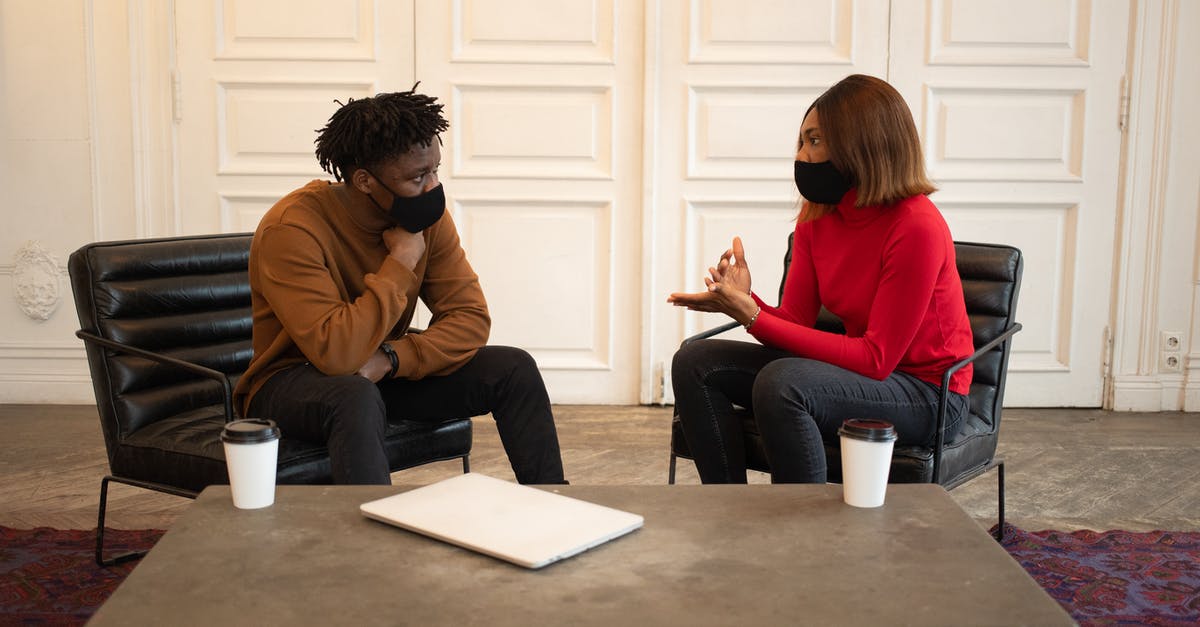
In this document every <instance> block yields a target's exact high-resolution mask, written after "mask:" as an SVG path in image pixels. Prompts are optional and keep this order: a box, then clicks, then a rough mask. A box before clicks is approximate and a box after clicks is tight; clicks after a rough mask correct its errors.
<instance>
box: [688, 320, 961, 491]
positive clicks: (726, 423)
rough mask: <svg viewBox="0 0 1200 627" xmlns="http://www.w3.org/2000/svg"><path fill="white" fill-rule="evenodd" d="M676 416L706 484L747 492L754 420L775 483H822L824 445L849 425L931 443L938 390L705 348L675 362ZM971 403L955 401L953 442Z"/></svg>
mask: <svg viewBox="0 0 1200 627" xmlns="http://www.w3.org/2000/svg"><path fill="white" fill-rule="evenodd" d="M671 377H672V383H673V387H674V390H675V410H676V412H677V413H678V414H679V418H680V420H681V421H682V423H683V433H684V436H685V437H686V438H687V443H688V448H690V449H691V451H692V455H693V458H694V460H695V462H696V470H698V471H699V473H700V480H701V481H703V482H704V483H745V482H746V457H745V448H744V447H745V444H744V440H743V437H742V425H741V421H740V420H739V418H738V417H737V415H736V414H735V412H734V406H735V405H737V406H739V407H743V408H745V409H746V410H748V411H750V412H751V413H752V414H753V415H754V419H755V421H756V422H757V423H758V428H759V432H760V433H761V434H762V440H763V446H764V448H765V449H766V454H767V461H768V462H769V463H770V465H771V481H772V482H773V483H824V482H825V479H826V466H825V447H824V445H823V442H826V441H828V442H836V441H837V437H838V436H837V430H838V428H839V427H841V426H842V422H844V421H846V420H847V419H850V418H878V419H882V420H887V421H888V422H891V423H892V424H893V425H894V426H895V428H896V434H897V436H898V439H897V442H896V443H897V444H919V445H927V444H930V443H931V442H933V438H934V428H935V425H936V423H937V411H938V391H939V389H940V386H938V385H934V384H932V383H928V382H925V381H922V380H920V379H918V378H916V377H913V376H911V375H908V374H905V373H902V372H893V373H892V375H891V376H889V377H888V378H886V379H884V380H883V381H876V380H875V379H872V378H870V377H865V376H862V375H860V374H857V373H854V372H850V371H849V370H846V369H844V368H839V367H837V366H833V365H830V364H827V363H825V362H822V361H816V360H813V359H804V358H800V357H795V356H793V355H792V354H790V353H788V352H786V351H781V350H777V349H773V348H767V347H765V346H762V345H760V344H751V343H749V342H734V341H729V340H699V341H696V342H692V343H690V344H688V345H687V346H685V347H683V348H681V349H680V350H679V352H677V353H675V359H674V361H673V363H672V365H671ZM967 408H968V399H967V397H966V396H965V395H963V394H957V393H954V392H951V393H950V398H949V407H948V410H947V418H946V433H954V432H955V431H956V430H957V429H958V424H959V422H960V421H961V419H962V417H963V416H964V415H965V414H966V411H967Z"/></svg>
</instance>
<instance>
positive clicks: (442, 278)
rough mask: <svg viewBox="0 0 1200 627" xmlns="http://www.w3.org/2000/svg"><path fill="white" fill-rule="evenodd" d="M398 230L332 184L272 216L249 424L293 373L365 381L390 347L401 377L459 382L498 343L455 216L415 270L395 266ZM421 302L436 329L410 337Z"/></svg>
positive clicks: (287, 200) (258, 298)
mask: <svg viewBox="0 0 1200 627" xmlns="http://www.w3.org/2000/svg"><path fill="white" fill-rule="evenodd" d="M391 226H393V224H392V223H391V221H390V220H389V219H388V218H387V217H386V216H385V214H384V213H383V210H382V209H380V208H379V207H377V206H376V205H375V204H374V203H372V202H371V201H370V200H369V199H368V198H366V197H365V196H363V195H361V194H357V193H355V192H354V191H352V190H350V189H347V187H346V186H345V185H343V184H340V183H330V182H328V181H320V180H317V181H312V182H310V183H309V184H308V185H305V186H304V187H302V188H300V189H298V190H296V191H294V192H292V193H291V194H288V195H287V196H286V197H284V198H283V199H282V200H280V201H279V202H277V203H275V206H274V207H272V208H271V209H270V211H268V212H267V214H266V215H265V216H263V219H262V221H261V222H260V223H259V225H258V230H257V231H256V232H255V233H254V240H253V242H252V243H251V244H250V299H251V307H252V310H253V317H254V331H253V345H254V356H253V357H252V358H251V359H250V366H249V367H248V368H247V369H246V372H245V374H243V375H242V377H241V379H240V380H239V381H238V383H237V388H236V389H235V390H234V404H235V405H236V407H237V408H238V409H239V410H240V411H241V413H242V415H243V416H244V415H246V410H247V407H248V406H249V404H250V397H252V396H253V395H254V393H255V392H257V391H258V390H259V388H261V387H262V384H263V383H264V382H265V381H266V380H267V378H269V377H270V376H271V375H272V374H274V373H276V372H279V371H280V370H282V369H284V368H287V367H289V366H293V365H296V364H300V363H304V362H310V363H312V365H313V366H315V367H316V368H317V369H319V370H320V371H321V372H324V373H326V374H329V375H346V374H354V373H355V372H357V371H358V369H359V368H360V367H362V366H363V364H365V363H366V362H367V360H368V359H369V358H370V357H371V356H372V354H374V353H375V351H377V350H379V345H380V344H381V343H382V342H384V341H387V342H388V343H390V344H391V345H392V348H394V349H395V350H396V355H397V357H399V360H400V367H399V368H398V369H397V371H396V376H397V377H404V378H407V379H421V378H423V377H426V376H430V375H444V374H448V373H451V372H454V371H455V370H457V369H458V368H460V367H461V366H462V365H463V364H465V363H466V362H467V361H469V360H470V359H471V358H472V357H474V356H475V353H476V352H477V351H478V350H479V348H480V347H481V346H483V345H484V344H486V343H487V339H488V332H489V331H490V329H491V317H490V316H489V315H488V309H487V302H486V301H485V300H484V297H483V290H482V289H480V287H479V277H478V276H477V275H476V274H475V271H474V270H472V269H471V264H470V263H468V262H467V257H466V254H465V253H464V252H463V249H462V246H461V245H460V243H459V239H458V232H457V231H456V230H455V227H454V221H453V220H452V219H451V217H450V213H449V212H446V213H445V214H444V215H443V216H442V218H441V219H440V220H438V222H437V223H436V224H434V225H433V226H431V227H429V228H428V229H426V230H425V232H424V236H425V254H424V255H423V256H422V257H421V260H420V261H419V262H418V263H417V266H416V268H414V269H413V270H409V269H408V268H406V267H404V265H403V264H401V263H400V262H398V261H396V260H395V259H393V258H392V257H390V256H389V255H388V249H387V246H386V245H385V244H384V242H383V232H384V231H385V230H387V229H388V228H390V227H391ZM418 297H419V298H420V299H421V300H422V301H424V302H425V305H426V306H427V307H428V308H429V310H430V312H432V314H433V318H432V320H431V321H430V324H429V328H428V329H426V330H425V331H424V332H422V333H419V334H415V333H408V328H409V324H410V323H411V322H412V317H413V311H414V310H415V308H416V305H417V298H418Z"/></svg>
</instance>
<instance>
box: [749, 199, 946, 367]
mask: <svg viewBox="0 0 1200 627" xmlns="http://www.w3.org/2000/svg"><path fill="white" fill-rule="evenodd" d="M947 236H948V234H944V233H943V232H942V230H941V229H939V228H938V225H937V224H936V223H935V222H933V221H932V220H929V219H927V218H925V217H923V216H915V215H914V216H912V217H911V219H908V220H904V221H903V222H902V223H901V224H900V225H899V226H898V227H897V229H896V230H895V232H894V233H893V234H892V236H891V237H889V238H888V240H887V243H886V244H885V248H884V250H883V253H882V269H881V272H880V278H879V285H878V287H877V289H876V293H875V295H874V299H873V300H872V303H871V307H870V310H869V315H868V319H867V324H866V331H865V332H864V333H863V335H862V336H861V337H849V336H846V335H840V334H837V333H828V332H824V331H818V330H816V329H813V328H811V327H810V326H805V325H801V324H797V323H796V322H794V321H792V320H789V319H787V318H786V317H784V316H782V315H779V314H777V313H774V312H771V313H768V312H767V311H766V310H765V309H764V310H763V313H762V314H760V315H759V317H758V320H757V321H755V323H754V326H752V327H751V328H750V334H751V335H753V336H754V337H755V338H757V339H758V340H759V341H760V342H762V343H763V344H765V345H767V346H773V347H776V348H781V349H783V350H786V351H788V352H791V353H793V354H795V355H798V356H800V357H807V358H810V359H818V360H821V361H824V362H826V363H830V364H833V365H835V366H839V367H842V368H845V369H847V370H850V371H853V372H857V373H859V374H861V375H864V376H867V377H870V378H872V379H877V380H882V379H885V378H887V377H888V376H889V375H891V373H892V372H893V371H894V370H895V369H896V365H897V364H899V363H900V359H901V358H902V357H903V356H904V354H905V352H906V351H907V350H908V348H909V346H910V345H911V344H912V341H913V338H914V337H915V336H916V334H917V330H918V328H919V327H920V324H921V321H922V320H923V319H924V317H925V314H926V312H927V311H928V309H929V306H930V302H931V300H932V298H933V289H934V284H935V283H936V281H937V275H938V272H939V269H940V268H941V266H942V264H943V262H944V261H945V254H946V253H945V246H944V241H943V240H944V238H945V237H947ZM794 266H795V260H794V259H793V267H794ZM790 283H791V280H790V276H789V288H790V287H791V286H790ZM789 305H790V300H789V298H788V296H787V295H785V296H784V306H783V309H787V308H788V306H789Z"/></svg>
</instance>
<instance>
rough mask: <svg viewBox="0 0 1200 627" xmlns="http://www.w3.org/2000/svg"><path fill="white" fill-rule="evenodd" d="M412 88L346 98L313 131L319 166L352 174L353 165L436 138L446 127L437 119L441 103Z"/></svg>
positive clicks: (370, 162)
mask: <svg viewBox="0 0 1200 627" xmlns="http://www.w3.org/2000/svg"><path fill="white" fill-rule="evenodd" d="M417 84H418V85H419V84H420V83H417ZM416 89H417V85H413V87H412V89H410V90H408V91H400V92H394V93H387V94H376V95H375V97H374V98H362V99H359V100H355V99H353V98H351V99H350V100H347V101H346V104H344V105H342V107H341V108H340V109H338V110H337V111H335V112H334V113H333V116H332V117H330V118H329V122H328V123H327V124H326V125H325V128H322V129H320V130H318V131H317V141H316V144H317V161H318V162H319V163H320V164H321V169H323V170H325V171H326V172H328V173H330V174H332V175H333V176H334V178H336V179H337V180H339V181H341V180H343V179H346V178H348V177H349V176H350V175H351V174H353V173H354V168H367V169H370V168H373V167H375V166H378V165H379V164H381V163H383V162H385V161H389V160H391V159H395V158H396V157H399V156H400V155H402V154H404V153H406V152H408V151H409V150H411V149H412V148H413V146H416V145H418V144H419V145H421V146H428V145H429V144H430V143H432V142H433V140H434V139H437V140H438V141H439V142H440V141H441V138H440V137H438V135H439V134H440V133H441V132H442V131H445V130H446V129H447V128H449V126H450V124H449V123H448V122H447V121H446V119H445V118H443V117H442V106H443V105H440V104H435V103H436V102H437V98H432V97H430V96H426V95H423V94H418V93H416ZM335 102H337V101H335ZM338 104H341V103H340V102H338Z"/></svg>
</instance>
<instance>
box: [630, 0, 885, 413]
mask: <svg viewBox="0 0 1200 627" xmlns="http://www.w3.org/2000/svg"><path fill="white" fill-rule="evenodd" d="M751 5H752V6H753V9H754V10H752V11H751V10H747V9H748V8H750V6H751ZM659 7H660V11H659V13H658V14H657V15H655V16H653V19H654V20H655V22H654V24H653V25H652V27H653V31H652V32H653V33H654V37H652V38H651V40H650V41H651V44H652V50H653V54H654V55H655V57H656V58H655V61H654V62H651V63H648V68H649V74H648V77H647V85H648V86H650V88H651V89H653V90H654V93H653V99H652V100H653V101H654V102H656V104H657V108H656V110H655V111H653V112H648V114H649V115H653V116H654V119H653V120H652V123H651V124H648V125H647V132H648V133H651V135H650V136H649V137H648V138H647V142H646V146H647V151H648V153H647V158H648V159H651V161H650V163H651V167H650V168H648V175H647V176H648V178H650V180H651V181H652V185H651V186H650V188H651V189H652V190H653V196H652V199H651V202H652V204H653V211H652V212H651V213H650V218H649V219H648V220H647V223H648V225H650V228H651V229H652V232H653V234H654V238H653V239H654V242H655V246H654V248H653V249H652V261H651V263H650V265H651V266H652V267H653V272H652V273H651V274H650V276H651V279H650V285H649V288H648V290H647V295H646V300H647V310H648V311H647V312H646V315H647V316H648V320H649V323H648V325H647V326H648V328H649V329H651V338H650V342H649V346H648V349H649V350H648V351H647V357H646V360H645V363H646V368H645V369H644V370H643V375H644V376H645V377H646V380H647V382H648V384H647V386H646V387H645V390H644V394H643V400H644V401H654V402H657V401H666V402H669V401H671V400H673V394H672V392H671V384H670V380H669V376H670V368H671V356H672V355H673V354H674V353H675V350H676V348H677V347H678V346H679V342H680V341H681V340H682V339H683V338H684V337H686V336H688V335H691V334H693V333H696V332H698V331H701V330H703V329H707V328H710V327H714V326H717V325H719V324H721V323H724V322H728V321H729V318H727V317H725V316H722V315H720V314H702V313H696V312H688V311H685V310H682V309H679V308H677V307H674V306H672V305H669V304H667V302H666V298H667V295H668V294H669V293H671V292H675V291H689V292H695V291H701V290H703V289H704V276H705V274H706V269H707V268H708V267H710V266H712V265H714V264H715V263H716V261H717V260H718V259H719V258H720V256H721V253H722V252H724V251H725V250H726V249H728V248H729V247H730V244H731V242H732V239H733V236H734V235H738V236H740V237H741V238H742V242H743V244H744V245H745V247H746V259H747V261H748V262H749V267H750V269H751V271H752V273H753V277H754V290H755V292H756V293H758V294H759V295H761V296H762V297H763V298H765V299H766V300H767V301H768V302H775V301H776V300H777V296H776V294H777V293H778V289H779V287H778V286H779V281H780V278H781V277H782V275H783V256H784V253H785V251H786V250H787V241H788V238H789V237H791V233H792V230H793V229H794V228H795V226H796V225H795V221H794V220H795V217H796V214H797V213H798V211H799V205H798V203H797V201H798V199H799V195H798V194H797V193H796V187H795V184H794V183H793V182H792V162H793V160H794V159H795V154H796V137H797V133H798V131H799V129H800V123H801V122H802V121H803V117H804V112H805V110H807V109H808V105H809V104H811V103H812V101H813V100H814V99H815V98H816V97H817V96H818V95H820V94H821V92H823V91H825V89H827V88H828V87H829V86H830V85H832V84H833V83H835V82H837V81H838V80H839V79H841V78H842V77H844V76H846V75H848V74H855V73H860V74H871V75H874V76H879V77H885V76H886V75H887V55H888V50H887V47H888V46H887V44H888V3H887V1H886V0H860V1H858V2H854V1H851V0H786V1H784V0H781V1H777V2H769V1H760V2H749V3H748V2H745V1H739V0H692V1H690V2H674V1H664V2H661V3H659ZM649 54H650V53H649V52H648V55H647V56H649ZM722 337H724V338H728V339H740V340H744V341H750V342H754V341H756V340H754V339H753V338H750V337H749V336H748V335H747V334H745V332H743V331H742V330H741V329H736V330H735V331H730V332H728V333H726V334H725V335H723V336H722Z"/></svg>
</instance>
